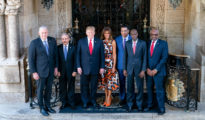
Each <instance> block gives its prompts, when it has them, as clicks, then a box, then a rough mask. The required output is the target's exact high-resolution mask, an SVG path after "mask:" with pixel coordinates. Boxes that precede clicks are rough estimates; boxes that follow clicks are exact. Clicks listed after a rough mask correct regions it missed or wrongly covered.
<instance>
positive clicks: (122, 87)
mask: <svg viewBox="0 0 205 120" xmlns="http://www.w3.org/2000/svg"><path fill="white" fill-rule="evenodd" d="M118 73H119V82H120V100H121V101H123V100H125V91H126V89H125V79H126V77H125V76H124V74H123V69H118Z"/></svg>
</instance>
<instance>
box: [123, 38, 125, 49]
mask: <svg viewBox="0 0 205 120" xmlns="http://www.w3.org/2000/svg"><path fill="white" fill-rule="evenodd" d="M125 44H126V39H124V40H123V48H125Z"/></svg>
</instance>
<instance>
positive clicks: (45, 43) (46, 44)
mask: <svg viewBox="0 0 205 120" xmlns="http://www.w3.org/2000/svg"><path fill="white" fill-rule="evenodd" d="M43 43H44V46H45V48H46V53H47V55H49V52H48V43H47V42H46V41H43Z"/></svg>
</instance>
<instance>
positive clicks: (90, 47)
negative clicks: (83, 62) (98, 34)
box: [89, 39, 93, 55]
mask: <svg viewBox="0 0 205 120" xmlns="http://www.w3.org/2000/svg"><path fill="white" fill-rule="evenodd" d="M89 51H90V55H92V52H93V45H92V39H90V42H89Z"/></svg>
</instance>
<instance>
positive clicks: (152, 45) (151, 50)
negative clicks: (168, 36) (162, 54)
mask: <svg viewBox="0 0 205 120" xmlns="http://www.w3.org/2000/svg"><path fill="white" fill-rule="evenodd" d="M154 43H155V41H154V40H153V41H152V44H151V48H150V55H151V56H152V54H153V52H154Z"/></svg>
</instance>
